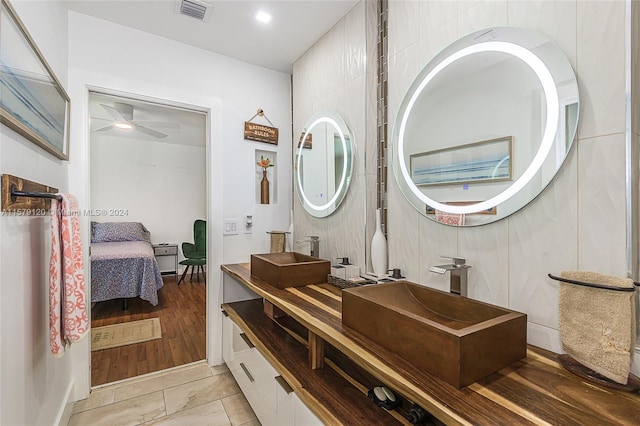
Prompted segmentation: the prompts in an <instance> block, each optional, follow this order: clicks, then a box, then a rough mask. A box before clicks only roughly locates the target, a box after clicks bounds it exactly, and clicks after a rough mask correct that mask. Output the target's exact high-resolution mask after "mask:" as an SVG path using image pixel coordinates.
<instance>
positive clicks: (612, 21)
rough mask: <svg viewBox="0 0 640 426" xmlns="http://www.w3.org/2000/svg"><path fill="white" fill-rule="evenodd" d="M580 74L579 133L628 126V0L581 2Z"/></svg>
mask: <svg viewBox="0 0 640 426" xmlns="http://www.w3.org/2000/svg"><path fill="white" fill-rule="evenodd" d="M577 12H578V13H577V35H578V37H577V52H578V54H577V61H578V67H577V74H578V83H579V87H580V101H581V107H580V110H581V117H580V127H579V129H578V136H579V137H580V138H583V139H584V138H589V137H594V136H601V135H609V134H612V133H622V132H624V129H625V86H624V76H625V72H624V69H625V62H624V60H625V59H624V48H625V41H624V34H625V2H624V1H579V2H578V7H577Z"/></svg>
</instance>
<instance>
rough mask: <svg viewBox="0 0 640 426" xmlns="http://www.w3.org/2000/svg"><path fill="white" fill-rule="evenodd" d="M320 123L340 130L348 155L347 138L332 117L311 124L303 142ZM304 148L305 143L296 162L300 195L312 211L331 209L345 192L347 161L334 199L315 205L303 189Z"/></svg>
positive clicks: (343, 147)
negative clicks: (301, 171)
mask: <svg viewBox="0 0 640 426" xmlns="http://www.w3.org/2000/svg"><path fill="white" fill-rule="evenodd" d="M320 123H329V124H331V125H332V126H333V127H335V128H336V129H337V130H338V135H340V141H341V142H342V149H343V152H344V153H345V155H346V153H347V141H346V138H345V136H344V132H343V131H342V128H341V127H340V125H338V123H337V122H336V121H335V120H334V119H333V118H330V117H320V118H317V119H316V120H314V121H313V123H311V124H310V125H309V128H308V130H306V131H305V132H304V135H303V136H302V141H306V140H307V135H308V134H309V132H311V129H313V128H314V127H315V126H317V125H318V124H320ZM303 147H304V142H302V143H301V144H300V148H299V149H298V152H299V153H300V154H299V155H298V160H297V162H296V173H297V174H298V194H299V195H300V196H301V197H302V199H303V200H304V202H305V203H306V205H307V206H308V207H309V208H310V209H312V210H317V211H321V210H325V209H328V208H329V207H331V206H332V205H333V204H334V203H335V202H336V200H337V199H338V197H339V196H340V194H341V193H342V191H343V188H344V185H345V181H346V180H347V161H346V160H345V161H343V164H342V178H341V179H340V185H338V189H336V192H335V194H333V197H331V199H330V200H329V201H327V202H326V203H325V204H322V205H320V206H318V205H316V204H313V203H312V202H311V201H309V199H308V198H307V196H306V194H305V193H304V189H303V188H302V179H301V176H300V161H302V155H301V154H302V149H303Z"/></svg>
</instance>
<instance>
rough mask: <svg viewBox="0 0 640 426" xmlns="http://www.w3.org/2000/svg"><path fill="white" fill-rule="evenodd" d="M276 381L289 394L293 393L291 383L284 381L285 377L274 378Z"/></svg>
mask: <svg viewBox="0 0 640 426" xmlns="http://www.w3.org/2000/svg"><path fill="white" fill-rule="evenodd" d="M274 378H275V379H276V382H277V383H278V384H279V385H280V387H281V388H282V389H283V390H284V391H285V392H286V393H287V394H290V393H291V392H293V389H291V386H289V383H287V381H286V380H285V379H284V377H282V376H276V377H274Z"/></svg>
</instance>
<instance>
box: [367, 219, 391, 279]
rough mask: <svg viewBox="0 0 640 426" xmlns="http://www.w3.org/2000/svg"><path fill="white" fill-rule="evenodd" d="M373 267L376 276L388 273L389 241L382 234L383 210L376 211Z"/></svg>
mask: <svg viewBox="0 0 640 426" xmlns="http://www.w3.org/2000/svg"><path fill="white" fill-rule="evenodd" d="M371 266H372V267H373V273H374V274H375V275H376V276H381V275H384V274H386V273H387V239H386V238H385V237H384V234H383V233H382V210H381V209H378V210H376V232H375V233H374V234H373V238H372V239H371Z"/></svg>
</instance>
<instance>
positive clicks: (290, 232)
mask: <svg viewBox="0 0 640 426" xmlns="http://www.w3.org/2000/svg"><path fill="white" fill-rule="evenodd" d="M286 238H287V245H288V246H289V251H295V250H294V247H293V242H294V241H295V240H294V239H293V210H291V223H290V224H289V230H288V231H287V234H286Z"/></svg>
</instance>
